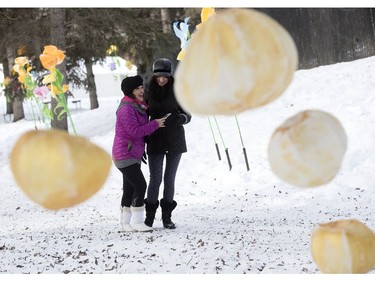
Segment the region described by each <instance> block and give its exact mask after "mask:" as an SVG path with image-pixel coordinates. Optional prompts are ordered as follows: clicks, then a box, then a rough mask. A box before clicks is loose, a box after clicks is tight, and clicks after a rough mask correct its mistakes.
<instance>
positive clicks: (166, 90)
mask: <svg viewBox="0 0 375 281" xmlns="http://www.w3.org/2000/svg"><path fill="white" fill-rule="evenodd" d="M167 78H168V83H167V84H166V85H164V86H163V87H161V86H159V84H158V82H157V80H156V79H157V76H154V75H153V76H152V77H151V79H150V81H149V83H148V91H147V92H149V93H152V96H153V99H155V101H158V102H160V101H161V100H162V99H163V97H165V96H169V95H173V84H174V78H173V76H167ZM147 99H148V100H150V97H148V98H147Z"/></svg>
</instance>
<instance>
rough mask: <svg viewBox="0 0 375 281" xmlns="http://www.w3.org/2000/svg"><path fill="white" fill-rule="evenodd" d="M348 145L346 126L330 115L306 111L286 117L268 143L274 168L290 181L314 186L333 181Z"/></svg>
mask: <svg viewBox="0 0 375 281" xmlns="http://www.w3.org/2000/svg"><path fill="white" fill-rule="evenodd" d="M346 147H347V140H346V134H345V131H344V128H343V127H342V125H341V123H340V122H339V121H338V120H337V119H336V118H335V117H333V116H332V115H331V114H329V113H326V112H323V111H320V110H306V111H303V112H300V113H298V114H297V115H295V116H293V117H291V118H289V119H287V120H286V121H285V122H284V123H283V124H282V125H281V126H280V127H278V128H277V129H276V131H275V132H274V133H273V135H272V137H271V140H270V143H269V146H268V159H269V163H270V166H271V169H272V171H273V172H274V173H275V174H276V175H277V176H278V177H280V178H281V179H282V180H284V181H285V182H287V183H290V184H292V185H295V186H299V187H315V186H319V185H322V184H325V183H328V182H329V181H330V180H332V179H333V178H334V177H335V176H336V174H337V172H338V170H339V169H340V167H341V162H342V159H343V157H344V154H345V151H346Z"/></svg>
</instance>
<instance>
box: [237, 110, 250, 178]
mask: <svg viewBox="0 0 375 281" xmlns="http://www.w3.org/2000/svg"><path fill="white" fill-rule="evenodd" d="M234 117H235V118H236V123H237V128H238V133H239V134H240V139H241V144H242V150H243V155H244V157H245V163H246V168H247V171H250V167H249V161H248V160H247V154H246V148H245V146H244V144H243V139H242V134H241V128H240V124H239V123H238V119H237V115H235V116H234Z"/></svg>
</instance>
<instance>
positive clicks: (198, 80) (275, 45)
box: [175, 9, 298, 115]
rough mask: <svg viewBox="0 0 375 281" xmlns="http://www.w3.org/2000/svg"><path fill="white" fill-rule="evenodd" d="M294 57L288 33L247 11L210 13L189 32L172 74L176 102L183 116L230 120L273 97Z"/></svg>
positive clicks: (284, 85) (286, 80)
mask: <svg viewBox="0 0 375 281" xmlns="http://www.w3.org/2000/svg"><path fill="white" fill-rule="evenodd" d="M297 65H298V53H297V49H296V46H295V44H294V41H293V39H292V37H291V36H290V35H289V33H288V32H287V31H286V30H285V29H284V28H283V27H282V26H281V25H280V24H279V23H278V22H276V21H275V20H273V19H272V18H271V17H269V16H267V15H265V14H263V13H261V12H257V11H255V10H250V9H227V10H225V11H222V12H218V13H216V14H215V15H214V16H212V17H210V18H209V19H208V20H207V21H206V22H204V23H203V24H202V25H201V26H200V28H199V29H198V30H197V31H195V32H194V33H193V35H192V37H191V39H190V41H189V46H188V48H187V49H186V54H185V56H184V59H183V60H182V61H181V62H180V64H179V65H178V67H177V70H176V75H175V78H176V81H175V93H176V97H177V99H178V101H179V103H180V104H181V106H182V107H184V108H185V109H186V110H187V111H190V112H192V113H197V114H207V115H210V114H223V115H234V114H237V113H240V112H242V111H244V110H246V109H249V108H254V107H258V106H262V105H265V104H267V103H269V102H271V101H273V100H274V99H276V98H277V97H279V96H280V95H281V94H282V93H283V92H284V90H285V89H286V88H287V86H288V85H289V83H290V82H291V80H292V78H293V74H294V72H295V70H296V69H297Z"/></svg>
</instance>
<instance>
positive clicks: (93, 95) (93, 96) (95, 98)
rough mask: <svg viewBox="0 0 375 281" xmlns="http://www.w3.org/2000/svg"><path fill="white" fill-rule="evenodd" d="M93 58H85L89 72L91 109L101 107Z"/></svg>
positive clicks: (88, 86) (88, 85)
mask: <svg viewBox="0 0 375 281" xmlns="http://www.w3.org/2000/svg"><path fill="white" fill-rule="evenodd" d="M92 65H93V63H92V60H91V59H85V66H86V73H87V89H88V91H89V96H90V109H95V108H98V107H99V102H98V96H97V94H96V85H95V77H94V72H93V71H92Z"/></svg>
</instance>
